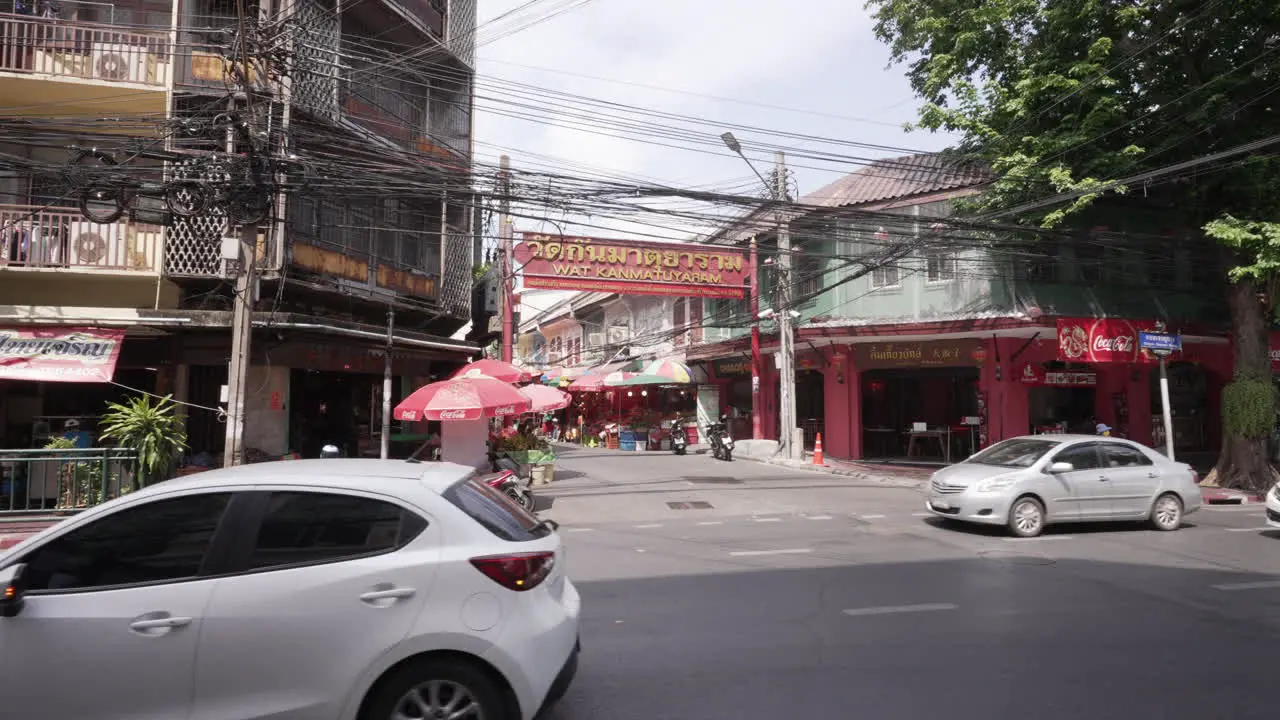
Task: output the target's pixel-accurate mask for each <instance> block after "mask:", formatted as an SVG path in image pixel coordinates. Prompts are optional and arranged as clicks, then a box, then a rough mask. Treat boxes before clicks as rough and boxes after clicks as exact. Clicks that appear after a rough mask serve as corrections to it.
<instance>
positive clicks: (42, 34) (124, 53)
mask: <svg viewBox="0 0 1280 720" xmlns="http://www.w3.org/2000/svg"><path fill="white" fill-rule="evenodd" d="M172 56H173V52H172V46H171V44H170V42H169V35H168V33H163V32H139V31H137V30H129V31H124V30H120V29H118V28H116V27H114V26H112V25H102V24H98V23H86V22H78V21H69V20H56V19H51V18H37V17H31V16H28V15H14V14H12V13H0V72H17V73H30V74H41V75H52V76H55V77H69V78H79V79H82V80H97V81H101V82H111V83H134V84H138V85H151V86H154V87H159V88H163V87H167V86H168V85H169V78H170V76H171V65H170V63H171V59H172Z"/></svg>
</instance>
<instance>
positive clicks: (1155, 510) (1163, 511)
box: [1151, 493, 1182, 532]
mask: <svg viewBox="0 0 1280 720" xmlns="http://www.w3.org/2000/svg"><path fill="white" fill-rule="evenodd" d="M1151 527H1153V528H1155V529H1157V530H1160V531H1163V532H1169V531H1171V530H1177V529H1178V528H1180V527H1182V500H1180V499H1179V498H1178V496H1177V495H1174V494H1173V493H1165V494H1164V495H1161V496H1160V497H1158V498H1156V501H1155V503H1154V504H1153V505H1152V506H1151Z"/></svg>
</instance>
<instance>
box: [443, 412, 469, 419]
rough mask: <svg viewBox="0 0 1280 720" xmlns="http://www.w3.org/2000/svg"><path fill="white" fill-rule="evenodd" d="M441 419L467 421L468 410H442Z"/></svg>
mask: <svg viewBox="0 0 1280 720" xmlns="http://www.w3.org/2000/svg"><path fill="white" fill-rule="evenodd" d="M440 419H441V420H466V419H467V411H466V410H441V411H440Z"/></svg>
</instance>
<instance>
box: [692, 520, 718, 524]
mask: <svg viewBox="0 0 1280 720" xmlns="http://www.w3.org/2000/svg"><path fill="white" fill-rule="evenodd" d="M698 524H699V525H723V524H724V521H723V520H703V521H702V522H700V523H698Z"/></svg>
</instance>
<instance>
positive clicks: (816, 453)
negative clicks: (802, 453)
mask: <svg viewBox="0 0 1280 720" xmlns="http://www.w3.org/2000/svg"><path fill="white" fill-rule="evenodd" d="M813 464H814V465H826V464H827V463H826V462H824V461H823V458H822V433H818V437H817V439H816V440H814V442H813Z"/></svg>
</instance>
